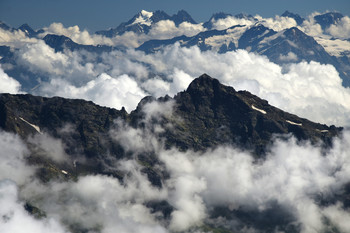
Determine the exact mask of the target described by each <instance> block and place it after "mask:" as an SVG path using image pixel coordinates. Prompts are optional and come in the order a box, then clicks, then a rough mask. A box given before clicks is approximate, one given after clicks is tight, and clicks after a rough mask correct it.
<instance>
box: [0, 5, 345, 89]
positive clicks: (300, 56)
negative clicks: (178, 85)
mask: <svg viewBox="0 0 350 233" xmlns="http://www.w3.org/2000/svg"><path fill="white" fill-rule="evenodd" d="M280 17H283V18H285V19H292V20H294V22H295V24H294V25H293V23H292V24H291V25H292V26H290V27H287V28H282V29H279V30H276V29H274V28H270V27H269V24H268V21H267V20H265V19H260V18H256V17H254V16H251V15H245V14H238V15H235V16H232V15H230V14H225V13H216V14H214V15H213V16H212V17H211V18H210V19H209V21H207V22H204V23H201V24H197V23H196V22H195V21H194V20H193V19H192V17H191V16H190V15H189V14H188V13H187V12H186V11H184V10H181V11H179V12H178V13H177V14H174V15H173V16H169V15H168V14H166V13H165V12H163V11H155V12H147V11H144V10H142V11H141V12H140V13H138V14H136V15H135V16H134V17H132V18H131V19H130V20H129V21H127V22H124V23H121V24H120V25H119V26H118V27H116V28H111V29H108V30H101V31H98V32H96V33H95V35H98V36H104V37H106V38H111V39H114V38H118V37H120V36H123V35H124V36H125V35H128V33H134V34H135V36H134V37H136V38H137V37H140V38H141V37H142V38H146V39H142V40H141V41H143V42H142V43H141V45H139V46H136V49H137V50H140V51H144V52H146V53H155V52H157V51H160V50H162V49H163V48H165V47H166V46H171V45H174V44H176V43H178V44H179V45H180V46H182V47H192V46H197V47H198V48H200V50H201V51H208V50H210V51H215V52H219V53H227V52H229V51H236V50H239V49H244V50H247V51H249V52H251V53H256V54H259V55H264V56H267V57H268V59H269V60H270V61H272V62H274V63H276V64H279V65H285V64H290V63H297V62H301V61H307V62H310V61H316V62H319V63H321V64H330V65H333V66H334V67H335V68H336V70H337V71H338V72H339V75H340V77H341V78H342V80H343V85H344V86H345V87H348V86H350V59H349V54H350V45H349V42H348V41H349V38H339V37H338V38H337V37H336V36H334V35H328V34H327V33H329V30H330V28H331V27H334V26H337V25H340V24H341V20H342V19H343V18H344V16H343V15H342V14H340V13H337V12H328V13H324V14H318V15H316V16H314V17H313V18H312V20H314V23H315V25H319V26H320V27H321V28H322V30H323V31H324V35H323V36H322V37H320V36H317V35H316V36H314V35H313V34H312V33H307V31H306V29H305V27H306V26H305V25H306V24H305V21H306V19H304V18H302V17H301V16H299V15H298V14H294V13H291V12H288V11H286V12H284V13H283V14H282V15H281V16H280ZM230 20H235V21H237V23H231V25H230V26H229V27H224V26H222V25H221V26H220V23H223V22H225V21H227V22H231V21H230ZM162 22H163V23H172V25H174V27H178V28H179V26H181V25H187V26H188V25H192V26H191V27H194V26H195V25H197V27H201V28H202V29H201V32H199V33H197V34H195V35H188V33H187V35H185V34H182V35H181V33H180V35H179V36H174V37H172V36H171V35H170V36H169V35H168V36H167V37H170V38H168V39H158V38H157V34H156V35H153V34H154V33H155V32H153V31H154V30H156V28H157V26H159V23H162ZM303 23H304V24H305V25H304V24H303ZM232 24H233V25H232ZM218 25H219V26H218ZM222 27H224V29H222ZM1 28H2V29H3V30H7V31H12V32H14V31H22V32H24V33H25V35H26V36H28V37H29V38H37V37H38V36H39V35H41V36H40V37H39V38H40V39H43V40H44V41H45V43H46V44H47V45H49V46H50V47H52V48H54V49H55V51H56V52H58V51H60V52H63V49H68V50H71V51H88V52H92V53H97V54H102V53H106V52H111V51H115V50H120V51H125V50H127V49H128V47H127V46H124V45H117V46H116V45H114V46H113V45H108V44H99V45H86V44H79V43H77V42H74V41H73V40H72V39H71V38H69V37H67V36H65V35H62V34H61V35H55V34H52V33H45V30H44V29H40V30H38V31H35V30H33V29H32V28H30V26H29V25H27V24H23V25H22V26H20V27H19V28H17V29H15V28H11V27H9V26H7V25H6V24H4V23H1ZM303 28H304V29H303ZM152 30H153V31H152ZM162 30H167V29H162ZM151 31H152V36H149V34H150V32H151ZM160 37H164V36H160ZM147 38H148V39H147ZM127 40H128V39H127ZM117 41H118V39H117ZM9 47H11V46H8V45H2V46H0V56H1V59H0V63H1V64H3V67H8V64H11V67H14V68H12V69H8V70H7V71H6V72H7V73H8V74H9V75H10V76H11V77H13V78H15V79H16V80H18V81H19V82H20V83H24V85H23V88H24V90H26V91H28V90H30V89H31V88H33V87H35V86H37V85H38V83H37V82H36V81H33V80H35V78H31V80H32V82H33V83H30V82H29V81H28V79H27V78H26V79H24V78H23V77H24V76H30V77H33V76H36V74H35V73H32V71H31V70H30V69H28V68H23V67H21V65H20V64H18V62H17V61H16V56H14V53H15V51H16V48H12V49H11V50H10V49H9ZM43 79H45V78H43Z"/></svg>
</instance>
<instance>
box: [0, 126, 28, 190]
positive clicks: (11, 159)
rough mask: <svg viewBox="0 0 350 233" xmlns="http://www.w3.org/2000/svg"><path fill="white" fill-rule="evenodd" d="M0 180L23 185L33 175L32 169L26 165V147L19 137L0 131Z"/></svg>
mask: <svg viewBox="0 0 350 233" xmlns="http://www.w3.org/2000/svg"><path fill="white" fill-rule="evenodd" d="M0 147H1V152H0V158H1V161H2V162H1V164H0V180H4V179H11V180H12V181H14V182H16V183H17V184H18V185H23V184H24V183H25V182H27V181H28V180H30V179H31V176H33V175H34V169H33V168H31V167H30V166H28V165H26V161H25V155H26V154H28V149H27V147H26V146H25V145H24V144H23V141H22V140H21V139H20V138H19V136H17V135H14V134H11V133H7V132H3V131H0Z"/></svg>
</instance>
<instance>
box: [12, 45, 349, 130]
mask: <svg viewBox="0 0 350 233" xmlns="http://www.w3.org/2000/svg"><path fill="white" fill-rule="evenodd" d="M20 51H21V53H18V57H19V59H18V60H19V63H20V64H22V65H24V66H26V67H28V69H31V70H32V71H33V72H34V71H35V72H36V73H37V74H38V76H39V77H41V76H42V77H43V78H42V82H41V85H40V86H39V87H38V88H37V89H36V90H35V94H37V95H46V96H54V95H59V96H63V97H69V98H86V99H88V100H92V101H95V102H97V103H98V104H100V105H103V106H109V107H114V108H118V109H119V108H121V107H122V106H125V107H126V108H127V109H128V111H131V110H133V109H134V108H135V107H136V105H137V103H138V101H139V100H141V99H142V98H143V97H144V96H146V95H149V94H151V95H154V96H157V97H159V96H164V95H166V94H169V95H174V94H176V93H177V92H179V91H182V90H184V89H186V87H187V86H188V84H189V83H190V82H191V80H193V79H194V78H196V77H198V76H200V75H201V74H203V73H207V74H209V75H211V76H212V77H214V78H218V79H219V80H220V81H221V82H223V83H224V84H227V85H231V86H233V87H234V88H236V89H237V90H248V91H250V92H252V93H253V94H255V95H257V96H259V97H261V98H264V99H267V100H268V101H269V102H270V104H272V105H275V106H276V107H279V108H282V109H283V110H285V111H289V112H292V113H295V114H297V115H300V116H302V117H306V118H309V119H311V120H313V121H318V122H322V123H326V124H337V125H348V124H349V117H348V116H349V112H350V106H349V104H348V101H346V100H347V99H349V95H350V93H349V89H347V88H344V87H343V86H342V81H341V79H340V77H339V74H338V73H337V71H336V70H335V68H334V67H333V66H331V65H321V64H319V63H316V62H310V63H307V62H301V63H297V64H294V63H290V64H287V65H285V66H284V67H281V66H279V65H277V64H274V63H272V62H270V61H269V60H268V59H267V58H266V57H264V56H260V55H257V54H253V53H249V52H247V51H244V50H237V51H232V52H227V53H225V54H218V53H216V52H213V51H206V52H201V51H200V50H199V48H197V47H191V48H182V47H181V46H180V45H179V44H175V45H172V46H169V47H166V48H165V49H163V50H161V51H159V52H157V53H154V54H145V53H143V52H141V51H137V50H132V49H130V50H127V51H125V52H121V51H114V52H111V53H104V54H102V55H101V56H98V55H96V54H91V53H88V52H73V53H69V52H66V53H55V52H54V51H53V49H51V48H50V47H48V46H47V45H46V44H44V43H37V44H35V45H31V46H28V47H26V48H23V49H22V50H20ZM280 59H281V60H284V61H286V62H291V61H293V60H294V59H296V56H295V54H293V53H290V54H288V55H286V56H281V58H280ZM45 79H46V80H47V81H45ZM310 90H312V91H310Z"/></svg>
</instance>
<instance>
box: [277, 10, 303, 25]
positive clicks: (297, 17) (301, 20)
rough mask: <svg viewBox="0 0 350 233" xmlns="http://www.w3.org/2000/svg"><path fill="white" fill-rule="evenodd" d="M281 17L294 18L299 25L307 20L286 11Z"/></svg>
mask: <svg viewBox="0 0 350 233" xmlns="http://www.w3.org/2000/svg"><path fill="white" fill-rule="evenodd" d="M281 16H283V17H289V18H293V19H294V20H295V22H297V24H298V25H301V24H303V22H304V20H305V19H304V18H302V17H301V16H300V15H298V14H294V13H292V12H289V11H285V12H284V13H283V14H282V15H281Z"/></svg>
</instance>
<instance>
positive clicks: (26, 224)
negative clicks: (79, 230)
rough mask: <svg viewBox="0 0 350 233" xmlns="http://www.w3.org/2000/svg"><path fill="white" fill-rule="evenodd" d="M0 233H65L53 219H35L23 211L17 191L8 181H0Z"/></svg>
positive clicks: (13, 184) (22, 204)
mask: <svg viewBox="0 0 350 233" xmlns="http://www.w3.org/2000/svg"><path fill="white" fill-rule="evenodd" d="M0 215H1V219H0V232H12V233H24V232H38V233H66V232H68V231H66V230H65V229H64V228H63V227H62V226H61V224H60V223H58V222H57V221H56V220H54V219H51V218H49V219H45V220H43V221H40V220H37V219H35V218H34V217H33V216H31V215H29V214H28V213H27V212H26V211H25V210H24V203H23V202H21V201H19V200H18V189H17V186H16V184H15V183H13V182H11V181H9V180H1V181H0Z"/></svg>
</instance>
